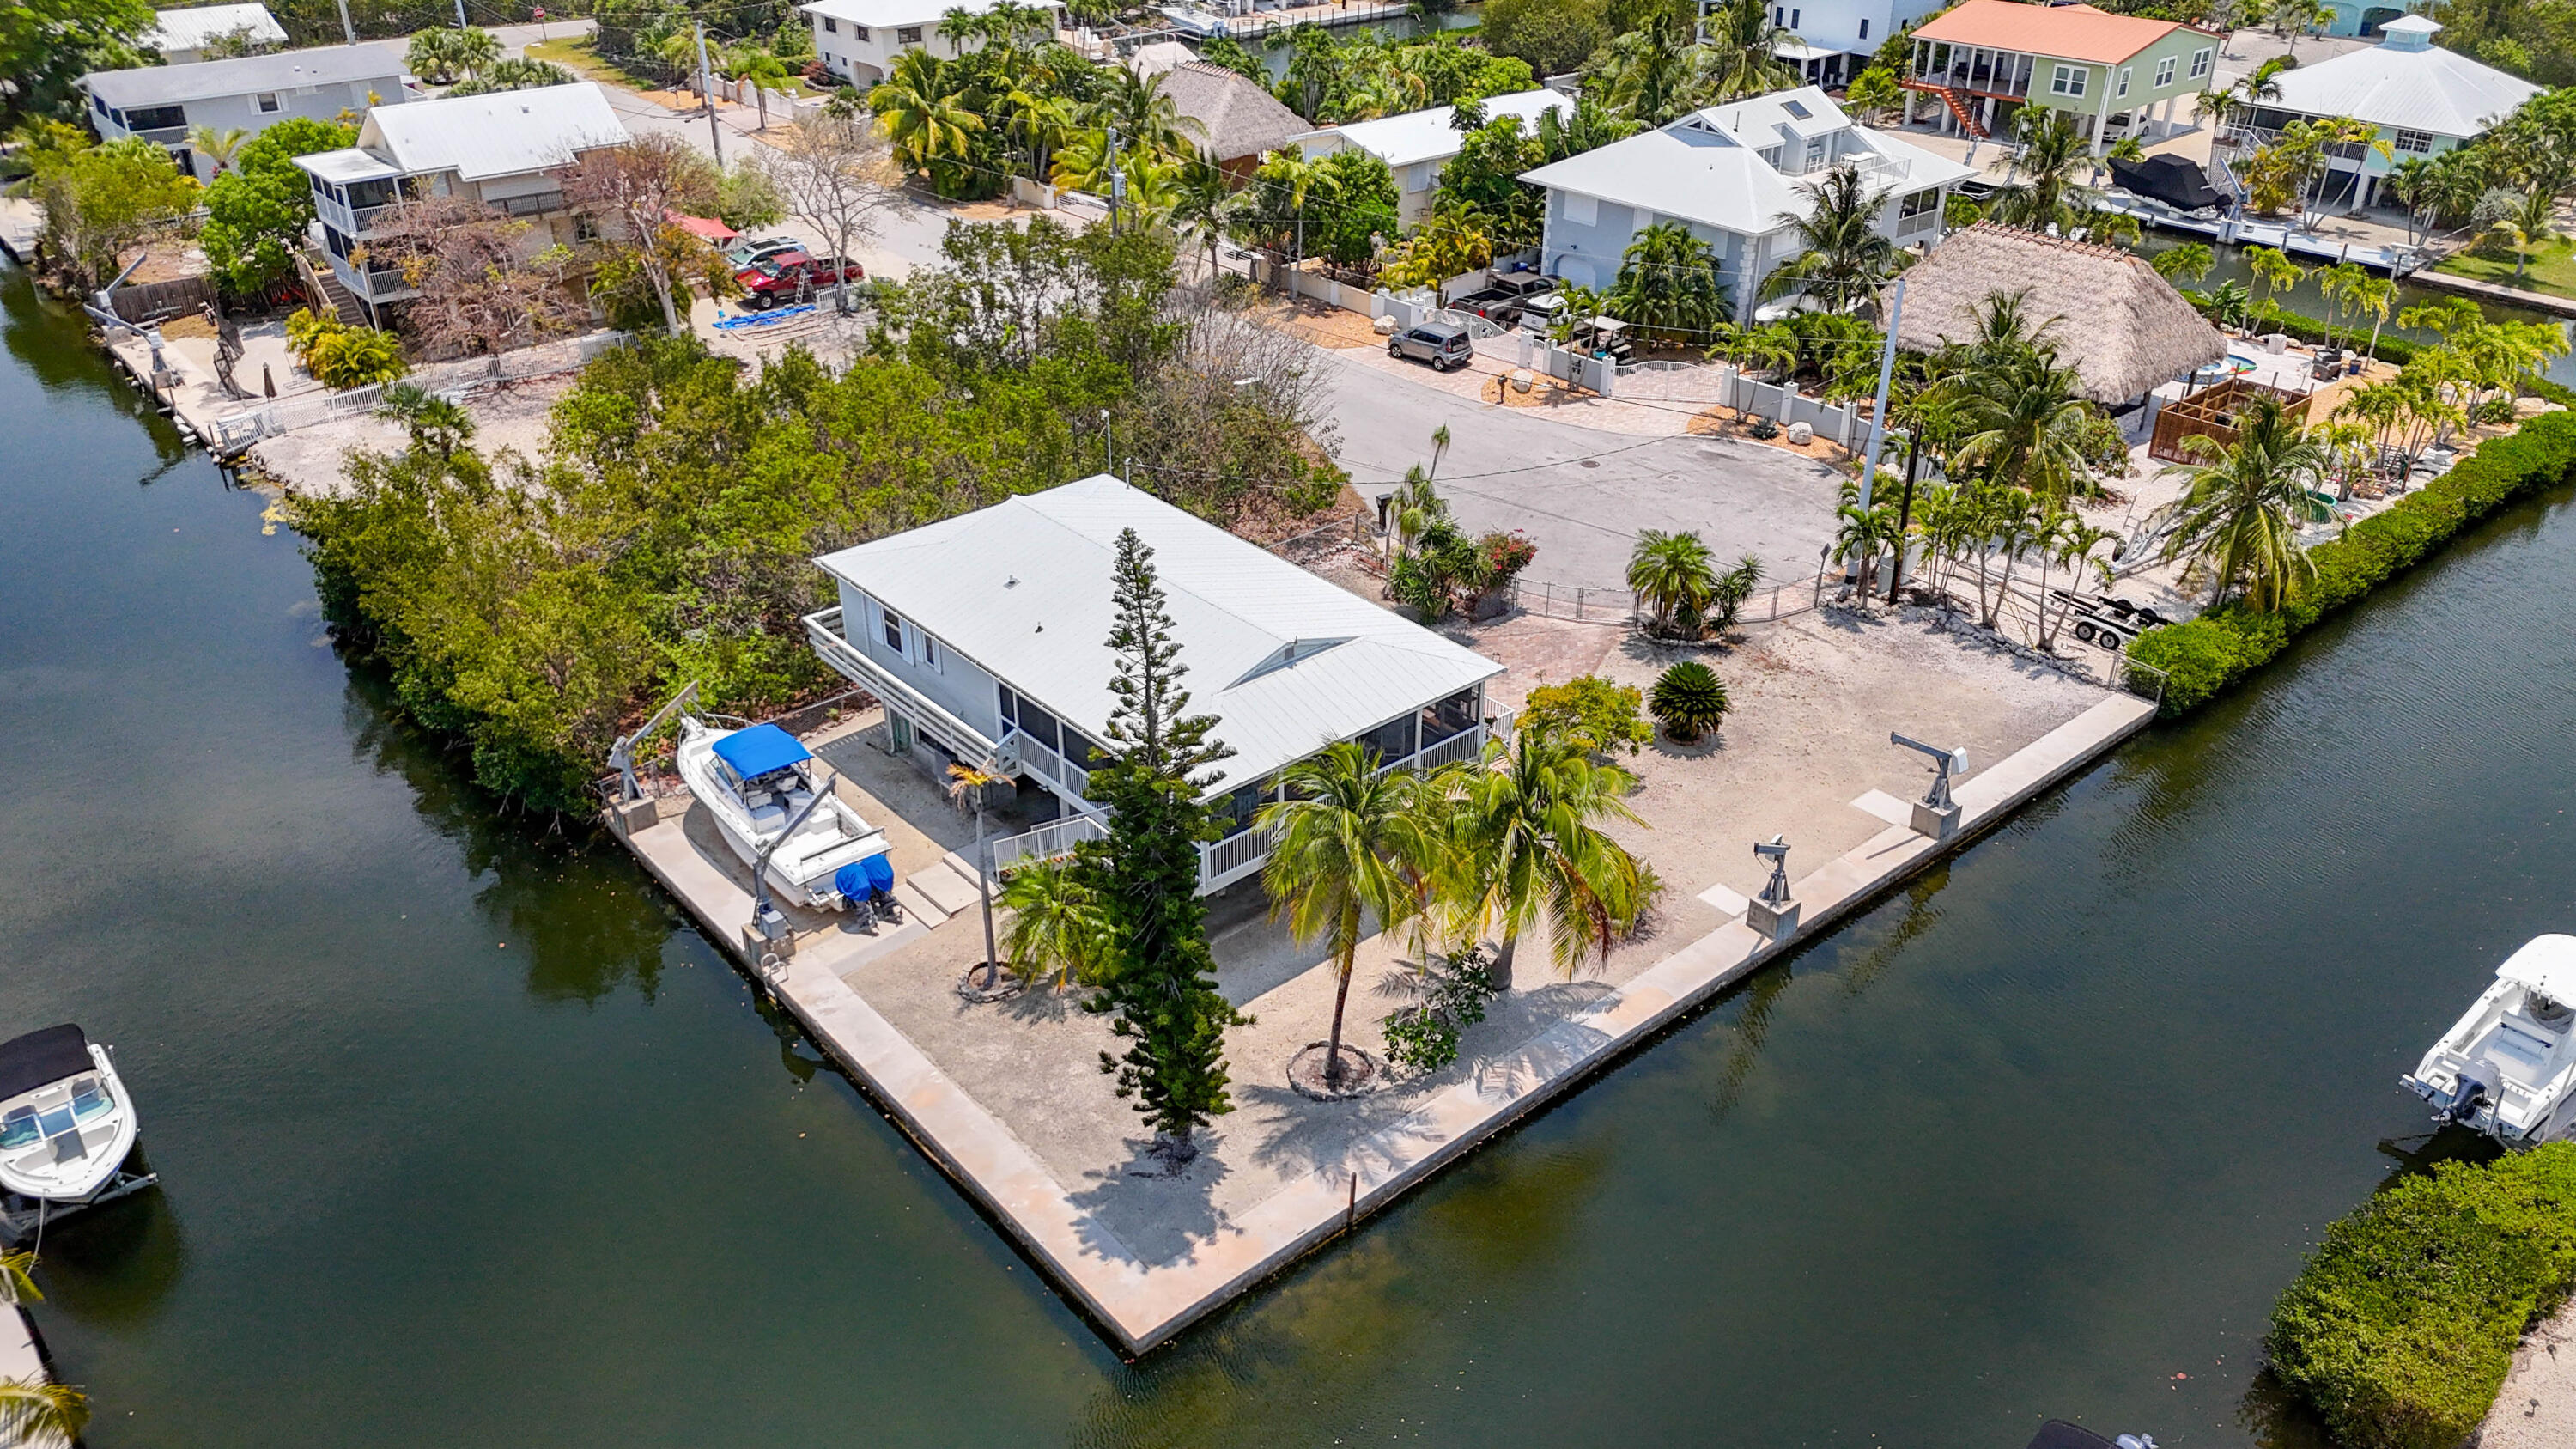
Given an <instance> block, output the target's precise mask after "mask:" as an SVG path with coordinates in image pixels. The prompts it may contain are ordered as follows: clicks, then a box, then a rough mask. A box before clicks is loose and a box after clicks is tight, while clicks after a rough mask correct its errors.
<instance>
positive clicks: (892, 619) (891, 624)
mask: <svg viewBox="0 0 2576 1449" xmlns="http://www.w3.org/2000/svg"><path fill="white" fill-rule="evenodd" d="M878 612H879V613H881V614H882V615H883V616H884V618H885V641H886V647H887V648H888V649H891V650H893V651H894V652H895V653H897V654H902V653H903V618H902V616H901V615H899V614H897V613H895V611H894V610H892V609H882V610H879V611H878Z"/></svg>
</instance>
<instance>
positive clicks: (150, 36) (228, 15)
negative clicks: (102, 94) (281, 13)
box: [143, 5, 286, 50]
mask: <svg viewBox="0 0 2576 1449" xmlns="http://www.w3.org/2000/svg"><path fill="white" fill-rule="evenodd" d="M154 16H155V18H156V19H157V20H158V21H159V22H160V23H159V24H157V25H155V26H153V27H152V29H151V30H150V31H149V32H147V33H146V34H145V35H144V36H143V43H144V44H145V45H148V46H150V47H151V48H153V49H154V50H195V49H197V48H198V47H200V46H202V45H204V44H205V43H206V42H207V41H209V40H212V39H214V38H215V37H216V36H219V35H230V34H232V33H233V32H234V31H236V30H247V31H249V32H250V38H251V39H252V40H254V41H266V42H268V43H269V44H270V45H284V44H285V43H286V27H285V26H283V25H280V24H278V23H277V17H276V16H274V15H271V14H269V13H268V7H267V6H265V5H196V6H191V7H189V8H188V9H185V10H161V11H155V12H154Z"/></svg>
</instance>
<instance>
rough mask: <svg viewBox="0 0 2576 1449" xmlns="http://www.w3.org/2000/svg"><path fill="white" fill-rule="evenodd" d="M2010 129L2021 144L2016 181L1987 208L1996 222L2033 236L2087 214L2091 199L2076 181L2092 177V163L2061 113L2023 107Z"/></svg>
mask: <svg viewBox="0 0 2576 1449" xmlns="http://www.w3.org/2000/svg"><path fill="white" fill-rule="evenodd" d="M2012 124H2013V138H2014V139H2015V140H2017V141H2019V142H2020V143H2021V155H2020V156H2019V157H2018V158H2017V159H2016V160H2015V161H2014V162H2013V175H2014V176H2015V177H2016V178H2018V179H2016V180H2014V181H2013V182H2012V184H2010V185H2008V186H2005V187H2002V188H2000V189H1999V190H1997V191H1996V192H1995V196H1994V201H1993V202H1992V204H1991V206H1990V208H1989V210H1990V211H1991V213H1992V215H1993V216H1994V218H1995V220H1997V221H2000V222H2004V223H2006V224H2008V225H2011V226H2021V227H2029V228H2031V229H2032V230H2034V231H2036V230H2039V229H2041V228H2044V227H2047V226H2050V225H2055V224H2059V223H2062V222H2064V221H2065V220H2067V219H2068V218H2069V217H2071V216H2072V214H2073V213H2075V212H2077V211H2084V210H2089V209H2091V207H2092V205H2093V193H2092V191H2091V189H2090V188H2088V187H2087V186H2085V185H2084V183H2083V181H2082V180H2081V179H2080V178H2082V177H2085V176H2088V175H2090V174H2091V173H2092V169H2093V157H2092V154H2091V153H2090V152H2089V151H2088V150H2087V149H2086V147H2085V144H2084V139H2083V137H2081V136H2079V135H2077V134H2076V131H2075V122H2074V121H2073V120H2072V119H2071V118H2069V117H2068V115H2067V114H2066V113H2065V112H2064V111H2059V110H2053V109H2051V108H2049V107H2047V106H2024V107H2022V108H2021V109H2020V110H2019V111H2017V112H2015V113H2014V115H2013V123H2012Z"/></svg>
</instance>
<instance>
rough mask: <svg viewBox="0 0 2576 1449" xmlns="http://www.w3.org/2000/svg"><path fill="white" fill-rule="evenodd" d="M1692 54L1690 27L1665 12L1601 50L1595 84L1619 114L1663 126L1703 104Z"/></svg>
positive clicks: (1679, 17) (1674, 13) (1596, 61)
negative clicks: (1596, 83)
mask: <svg viewBox="0 0 2576 1449" xmlns="http://www.w3.org/2000/svg"><path fill="white" fill-rule="evenodd" d="M1692 52H1693V44H1692V36H1691V28H1690V22H1689V21H1688V20H1686V19H1684V18H1682V15H1681V13H1680V12H1679V11H1678V10H1675V9H1672V8H1670V7H1665V8H1662V9H1659V10H1657V11H1656V12H1655V14H1654V16H1653V18H1651V19H1649V20H1648V21H1647V22H1646V23H1645V24H1644V25H1642V26H1639V27H1638V28H1637V29H1635V30H1631V31H1629V32H1628V33H1627V34H1625V35H1622V36H1619V37H1618V38H1617V39H1615V40H1613V41H1611V42H1610V43H1609V44H1608V45H1606V46H1604V47H1602V49H1601V53H1600V54H1599V55H1598V56H1597V57H1595V59H1594V65H1595V66H1596V67H1597V71H1596V74H1595V75H1594V77H1593V79H1594V80H1596V81H1597V82H1598V84H1599V86H1600V89H1601V93H1602V94H1603V95H1605V96H1607V97H1608V98H1609V102H1610V104H1611V105H1612V106H1613V107H1614V108H1616V109H1617V110H1618V111H1619V112H1621V113H1622V114H1624V115H1627V116H1629V117H1632V118H1633V119H1635V120H1638V121H1642V122H1644V123H1645V124H1647V125H1650V126H1660V125H1663V124H1664V123H1665V122H1667V121H1671V120H1674V119H1676V118H1678V117H1680V116H1683V115H1686V114H1688V113H1689V112H1691V111H1694V110H1697V109H1698V108H1699V107H1700V106H1701V105H1702V104H1703V103H1704V101H1703V92H1702V90H1701V86H1700V77H1699V76H1698V75H1697V74H1696V73H1695V72H1696V69H1697V68H1696V65H1695V57H1694V55H1693V53H1692ZM1586 89H1590V86H1589V85H1588V84H1587V86H1586Z"/></svg>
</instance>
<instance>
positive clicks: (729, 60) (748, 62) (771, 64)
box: [725, 41, 794, 131]
mask: <svg viewBox="0 0 2576 1449" xmlns="http://www.w3.org/2000/svg"><path fill="white" fill-rule="evenodd" d="M725 69H726V70H728V71H731V72H732V73H733V78H734V79H735V80H738V81H741V80H747V81H749V82H751V94H752V99H753V101H754V102H755V103H756V104H757V105H758V106H759V107H760V129H762V130H764V131H766V130H768V129H769V93H770V91H771V90H773V89H775V88H776V87H778V86H782V85H785V84H786V83H787V79H788V77H789V76H790V75H792V74H794V72H792V71H790V70H789V69H788V67H787V62H785V61H783V60H780V59H779V58H778V56H777V55H776V54H775V53H774V52H772V51H771V50H769V49H768V48H767V47H766V46H759V45H753V44H751V43H750V42H748V41H745V42H744V43H743V44H741V45H737V46H735V47H734V48H733V49H732V50H730V51H727V52H726V53H725Z"/></svg>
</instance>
